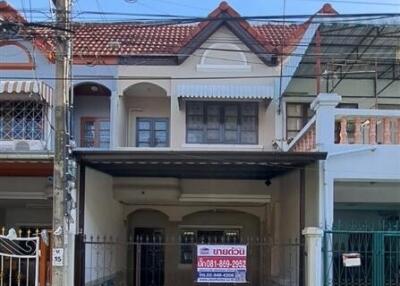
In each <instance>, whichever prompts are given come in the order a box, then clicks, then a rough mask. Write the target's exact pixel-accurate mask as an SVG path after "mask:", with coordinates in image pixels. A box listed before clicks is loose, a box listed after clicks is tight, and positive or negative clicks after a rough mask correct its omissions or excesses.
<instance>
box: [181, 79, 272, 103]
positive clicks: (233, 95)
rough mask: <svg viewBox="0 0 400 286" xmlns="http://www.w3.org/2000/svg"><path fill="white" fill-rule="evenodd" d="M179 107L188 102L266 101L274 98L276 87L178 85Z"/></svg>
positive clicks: (255, 85) (265, 85) (253, 85)
mask: <svg viewBox="0 0 400 286" xmlns="http://www.w3.org/2000/svg"><path fill="white" fill-rule="evenodd" d="M175 96H177V97H178V100H179V107H180V108H181V107H182V102H183V101H187V100H213V101H215V100H224V101H227V100H228V101H229V100H230V101H264V102H265V103H266V106H268V105H269V103H270V101H271V100H272V98H273V96H274V86H273V85H267V84H178V85H177V86H176V88H175Z"/></svg>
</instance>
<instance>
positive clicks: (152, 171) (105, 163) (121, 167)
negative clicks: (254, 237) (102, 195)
mask: <svg viewBox="0 0 400 286" xmlns="http://www.w3.org/2000/svg"><path fill="white" fill-rule="evenodd" d="M74 154H75V156H76V158H77V160H78V162H79V163H80V164H81V166H89V167H92V168H94V169H96V170H99V171H101V172H104V173H107V174H109V175H111V176H115V177H174V178H218V179H260V180H262V179H264V180H266V179H271V178H273V177H276V176H279V175H281V174H284V173H286V172H290V171H292V170H295V169H298V168H303V167H305V166H307V165H308V164H311V163H313V162H316V161H318V160H325V158H326V153H322V152H304V153H302V152H296V153H294V152H293V153H289V152H273V151H272V152H262V151H251V152H249V151H159V150H158V151H100V150H87V149H86V150H83V149H81V150H79V149H77V150H75V151H74Z"/></svg>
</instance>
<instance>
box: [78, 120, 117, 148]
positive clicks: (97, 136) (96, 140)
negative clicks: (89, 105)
mask: <svg viewBox="0 0 400 286" xmlns="http://www.w3.org/2000/svg"><path fill="white" fill-rule="evenodd" d="M90 121H94V125H95V136H94V144H93V145H94V146H93V147H88V146H85V128H84V126H85V125H84V124H85V123H86V122H90ZM102 121H107V122H108V123H109V124H110V118H108V117H81V126H80V127H81V132H80V133H81V140H80V142H81V147H83V148H100V128H99V122H102ZM108 131H109V139H110V140H111V134H110V132H111V126H110V128H109V129H108ZM110 140H109V141H108V147H110Z"/></svg>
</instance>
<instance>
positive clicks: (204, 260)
mask: <svg viewBox="0 0 400 286" xmlns="http://www.w3.org/2000/svg"><path fill="white" fill-rule="evenodd" d="M246 262H247V246H246V245H207V244H202V245H197V282H198V283H246V282H247V280H246V269H247V268H246Z"/></svg>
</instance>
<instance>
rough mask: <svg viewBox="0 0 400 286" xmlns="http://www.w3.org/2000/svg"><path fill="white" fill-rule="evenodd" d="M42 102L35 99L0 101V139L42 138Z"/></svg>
mask: <svg viewBox="0 0 400 286" xmlns="http://www.w3.org/2000/svg"><path fill="white" fill-rule="evenodd" d="M44 112H45V107H44V105H43V103H41V102H37V101H1V102H0V140H42V139H43V138H44Z"/></svg>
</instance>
